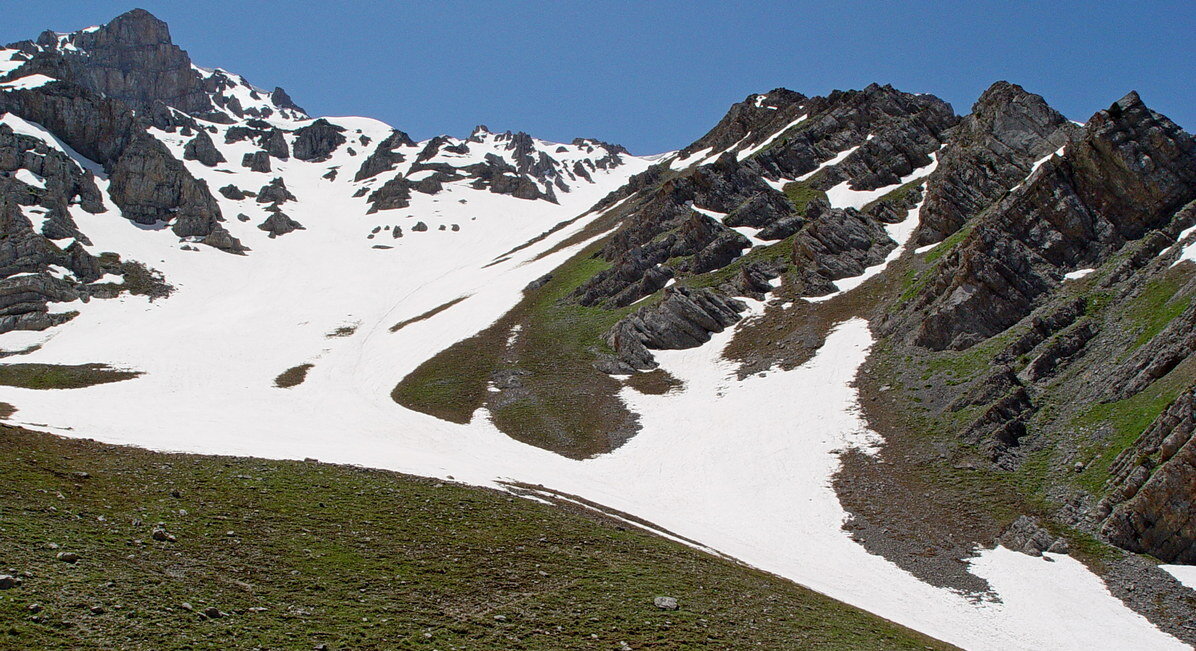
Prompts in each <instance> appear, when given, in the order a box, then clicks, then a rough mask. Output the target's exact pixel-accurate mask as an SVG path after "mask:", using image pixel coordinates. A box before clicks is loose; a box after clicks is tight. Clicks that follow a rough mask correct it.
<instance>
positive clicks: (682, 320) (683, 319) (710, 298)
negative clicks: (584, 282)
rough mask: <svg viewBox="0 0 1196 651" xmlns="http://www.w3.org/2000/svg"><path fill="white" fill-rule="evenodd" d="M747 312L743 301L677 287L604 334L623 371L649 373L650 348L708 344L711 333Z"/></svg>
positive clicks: (654, 362)
mask: <svg viewBox="0 0 1196 651" xmlns="http://www.w3.org/2000/svg"><path fill="white" fill-rule="evenodd" d="M746 309H747V305H745V304H744V303H743V302H742V301H738V300H735V299H733V298H727V297H725V296H722V295H720V294H718V293H717V292H713V291H711V290H708V289H699V290H692V289H688V288H685V287H677V288H674V289H668V290H665V294H664V298H663V299H662V300H661V301H660V303H658V304H657V305H652V306H648V307H643V308H640V309H639V310H637V311H636V312H634V313H632V314H629V315H627V316H626V317H624V318H623V319H621V320H620V321H619V322H618V323H617V324H615V326H614V327H613V328H611V330H610V332H608V333H607V334H606V340H607V343H608V344H610V347H611V348H613V349H614V350H615V355H616V356H617V357H618V361H619V362H621V364H622V365H623V367H624V368H627V369H629V370H630V369H635V370H649V369H653V368H656V360H655V359H654V358H653V357H652V354H651V353H650V352H648V349H649V348H655V349H657V350H677V349H683V348H693V347H695V346H700V345H702V344H704V343H706V342H707V341H710V335H711V333H714V332H722V331H723V330H724V329H726V328H727V327H729V326H732V325H734V324H735V323H737V322H738V321H739V314H740V313H741V312H743V311H744V310H746Z"/></svg>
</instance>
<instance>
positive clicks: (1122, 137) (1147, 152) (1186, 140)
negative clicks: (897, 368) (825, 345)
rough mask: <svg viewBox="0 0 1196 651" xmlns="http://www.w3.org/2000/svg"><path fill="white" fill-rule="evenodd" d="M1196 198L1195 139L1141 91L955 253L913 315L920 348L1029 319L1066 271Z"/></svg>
mask: <svg viewBox="0 0 1196 651" xmlns="http://www.w3.org/2000/svg"><path fill="white" fill-rule="evenodd" d="M1193 199H1196V142H1194V141H1193V139H1192V137H1191V136H1190V135H1188V134H1187V133H1185V132H1184V131H1182V130H1181V129H1180V128H1179V127H1178V126H1176V125H1175V123H1173V122H1171V121H1170V120H1168V119H1167V118H1165V117H1163V116H1161V115H1159V114H1157V113H1155V112H1154V111H1151V110H1150V109H1148V108H1147V107H1146V106H1145V105H1144V104H1143V103H1142V101H1141V99H1140V98H1139V97H1138V96H1137V94H1135V93H1131V94H1130V95H1127V96H1126V97H1125V98H1123V99H1121V100H1119V101H1118V102H1117V103H1115V104H1114V105H1113V106H1112V107H1110V109H1109V110H1106V111H1101V112H1099V113H1097V114H1096V115H1095V116H1093V118H1092V120H1091V121H1090V122H1089V123H1088V125H1087V127H1086V128H1085V130H1084V135H1083V137H1081V138H1080V139H1078V140H1077V141H1075V142H1073V143H1072V144H1070V145H1068V147H1067V151H1066V155H1065V156H1064V157H1063V158H1062V159H1055V160H1051V161H1047V162H1046V163H1044V164H1043V166H1042V169H1040V170H1039V171H1038V172H1037V173H1036V174H1035V175H1034V178H1032V179H1031V180H1030V181H1028V182H1027V183H1026V184H1025V185H1023V186H1022V187H1021V188H1019V189H1018V190H1017V191H1015V192H1014V193H1013V194H1011V195H1010V196H1008V197H1006V198H1005V199H1003V200H1001V201H1000V202H999V203H998V204H997V205H996V206H995V208H993V209H992V213H991V214H990V215H989V216H988V217H987V218H986V220H985V221H984V223H982V224H979V225H978V226H976V228H975V230H974V231H973V232H972V233H971V235H970V236H969V237H968V238H967V239H966V240H965V242H964V243H963V244H962V245H961V246H960V247H959V248H957V249H956V250H955V251H954V252H953V253H951V254H949V256H948V258H947V259H945V261H944V263H943V264H942V265H941V266H940V268H939V271H938V273H937V275H936V276H935V278H934V279H933V280H932V281H931V288H932V289H931V291H929V292H926V294H925V295H924V296H925V297H924V298H923V299H922V300H921V301H919V302H918V304H916V305H915V306H914V308H913V310H910V312H911V313H913V312H919V313H924V314H925V317H924V318H923V317H913V318H919V319H920V322H921V326H920V327H919V328H918V329H917V332H916V339H915V341H916V342H917V343H918V344H919V345H922V346H926V347H929V348H932V349H936V350H941V349H944V348H955V349H959V348H966V347H968V346H970V345H972V344H974V343H976V342H977V341H980V340H982V339H984V338H987V337H990V336H992V335H994V334H996V333H998V332H1000V331H1002V330H1004V329H1005V328H1007V327H1009V326H1011V325H1013V324H1014V323H1016V322H1017V321H1019V320H1021V319H1022V317H1024V316H1026V315H1027V314H1029V313H1030V312H1031V311H1032V310H1033V308H1034V305H1035V302H1036V299H1038V298H1039V297H1040V296H1042V295H1043V294H1045V293H1046V292H1048V291H1050V290H1051V289H1052V288H1054V287H1055V286H1057V285H1058V283H1059V280H1060V278H1061V277H1062V275H1063V273H1064V272H1065V271H1069V270H1072V269H1075V268H1078V267H1080V266H1095V265H1097V264H1099V263H1101V262H1103V261H1104V260H1107V259H1108V258H1109V256H1111V255H1112V254H1114V253H1115V252H1117V251H1118V250H1119V249H1120V248H1121V247H1122V246H1123V245H1124V244H1125V243H1126V242H1128V241H1131V240H1136V239H1139V238H1142V237H1144V236H1146V235H1147V234H1148V233H1149V232H1150V231H1151V230H1153V229H1158V228H1161V227H1163V226H1165V225H1166V224H1167V223H1168V222H1169V221H1170V220H1171V219H1172V218H1173V217H1174V216H1175V214H1176V213H1177V212H1178V211H1179V209H1180V208H1181V207H1183V206H1184V205H1185V204H1186V203H1188V202H1189V201H1192V200H1193Z"/></svg>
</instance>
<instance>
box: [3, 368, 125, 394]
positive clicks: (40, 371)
mask: <svg viewBox="0 0 1196 651" xmlns="http://www.w3.org/2000/svg"><path fill="white" fill-rule="evenodd" d="M139 375H141V372H140V371H129V370H124V369H115V368H112V367H110V366H108V365H107V364H74V365H70V364H0V385H5V386H10V387H21V388H23V389H81V388H83V387H89V386H94V385H96V384H106V383H108V382H120V381H121V380H131V379H133V378H135V377H137V376H139Z"/></svg>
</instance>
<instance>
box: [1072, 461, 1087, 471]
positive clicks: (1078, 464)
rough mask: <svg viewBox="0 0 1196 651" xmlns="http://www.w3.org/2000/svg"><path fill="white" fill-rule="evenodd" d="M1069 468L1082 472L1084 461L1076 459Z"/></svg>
mask: <svg viewBox="0 0 1196 651" xmlns="http://www.w3.org/2000/svg"><path fill="white" fill-rule="evenodd" d="M1071 468H1072V470H1075V471H1076V472H1084V462H1083V461H1077V462H1076V463H1075V465H1073V466H1072V467H1071Z"/></svg>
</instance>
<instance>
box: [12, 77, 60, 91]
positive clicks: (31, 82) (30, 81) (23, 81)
mask: <svg viewBox="0 0 1196 651" xmlns="http://www.w3.org/2000/svg"><path fill="white" fill-rule="evenodd" d="M52 81H58V80H57V79H55V78H53V77H50V76H47V75H43V74H41V73H38V74H35V75H27V76H25V77H18V78H16V79H13V80H12V81H6V82H4V83H2V84H0V89H4V90H6V91H7V90H28V89H30V88H40V87H42V86H45V85H46V84H48V83H50V82H52Z"/></svg>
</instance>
